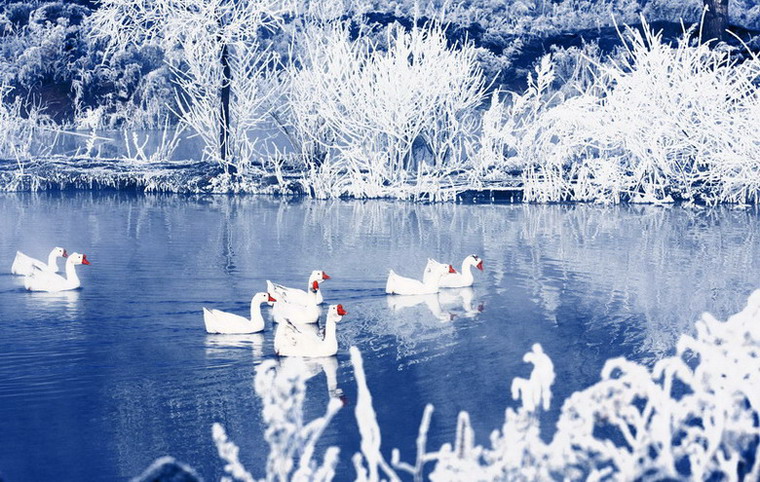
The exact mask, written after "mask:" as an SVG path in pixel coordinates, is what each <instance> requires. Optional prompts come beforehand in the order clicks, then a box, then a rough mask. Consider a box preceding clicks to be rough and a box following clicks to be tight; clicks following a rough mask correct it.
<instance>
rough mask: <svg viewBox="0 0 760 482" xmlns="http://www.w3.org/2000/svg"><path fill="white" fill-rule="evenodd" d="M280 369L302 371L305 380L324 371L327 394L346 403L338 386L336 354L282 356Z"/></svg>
mask: <svg viewBox="0 0 760 482" xmlns="http://www.w3.org/2000/svg"><path fill="white" fill-rule="evenodd" d="M280 369H282V370H291V371H293V372H297V373H300V374H301V375H303V377H304V382H306V381H308V380H310V379H312V378H314V377H316V376H317V375H319V374H320V373H322V372H324V373H325V384H326V387H327V394H328V395H329V396H330V397H332V398H340V399H341V400H342V401H343V402H344V404H345V403H346V400H345V398H344V396H343V390H341V389H340V388H338V359H337V358H335V357H334V356H328V357H321V358H301V357H280Z"/></svg>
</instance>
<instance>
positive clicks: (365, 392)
mask: <svg viewBox="0 0 760 482" xmlns="http://www.w3.org/2000/svg"><path fill="white" fill-rule="evenodd" d="M523 360H524V361H525V362H529V363H532V364H533V370H532V372H531V375H530V378H529V379H522V378H516V379H515V380H514V381H513V383H512V396H513V398H515V399H519V400H520V401H521V404H520V406H519V407H518V408H517V409H513V408H508V409H507V410H506V413H505V421H504V424H503V426H502V427H501V428H500V429H497V430H495V431H494V432H492V434H491V437H490V443H489V445H488V446H486V445H479V444H478V443H477V441H476V440H475V432H474V430H473V428H472V426H471V423H470V417H469V415H468V414H467V413H466V412H462V413H460V414H459V417H458V421H457V433H456V437H455V440H454V442H453V443H452V444H449V443H446V444H444V445H443V446H442V447H441V448H440V449H439V450H438V451H436V452H427V449H426V444H427V433H428V429H429V427H430V421H431V417H432V415H433V407H432V406H431V405H428V406H427V407H426V408H425V411H424V414H423V418H422V423H421V425H420V430H419V436H418V438H417V456H416V460H415V462H414V463H413V464H410V463H406V462H403V461H401V456H400V452H399V451H398V450H395V449H394V450H393V451H392V457H391V461H390V463H388V462H387V461H386V460H385V458H384V456H383V454H382V450H381V428H380V427H379V425H378V423H377V418H376V414H375V411H374V408H373V407H372V397H371V394H370V391H369V387H368V384H367V380H366V376H365V374H364V369H363V362H362V357H361V354H360V353H359V351H358V350H357V349H356V348H351V362H352V364H353V367H354V372H355V375H356V382H357V389H358V394H357V403H356V408H355V414H356V419H357V424H358V427H359V433H360V435H361V445H360V447H361V452H359V453H356V454H355V455H354V456H353V462H354V467H355V469H356V472H357V473H356V479H357V480H363V481H377V480H381V479H385V478H387V480H401V478H402V477H401V475H402V474H404V475H406V474H408V475H409V476H411V477H412V478H413V479H414V480H422V479H423V476H424V475H425V474H429V478H430V480H440V481H446V480H555V479H564V480H582V479H585V480H634V479H641V478H644V479H652V480H673V479H682V478H688V479H690V480H758V478H759V477H760V390H758V388H757V387H758V386H760V291H756V292H755V293H753V294H752V295H751V296H750V298H749V300H748V303H747V306H746V307H745V308H744V310H742V311H741V312H739V313H737V314H735V315H733V316H731V317H729V318H728V320H726V321H725V322H721V321H718V320H716V319H715V318H714V317H713V316H711V315H709V314H707V313H705V314H704V315H703V316H702V318H701V320H699V321H698V322H697V324H696V334H695V335H694V336H691V335H683V336H682V337H681V339H680V340H679V342H678V345H677V348H676V353H675V354H674V355H672V356H668V357H665V358H663V359H661V360H660V361H658V362H657V363H656V364H655V365H654V367H653V368H652V369H651V370H649V369H647V368H646V367H644V366H642V365H639V364H637V363H634V362H631V361H628V360H626V359H624V358H616V359H611V360H608V361H607V363H606V364H605V366H604V368H603V369H602V373H601V380H600V381H599V382H597V383H596V384H594V385H592V386H591V387H589V388H587V389H585V390H582V391H579V392H576V393H574V394H573V395H571V396H570V397H569V398H568V399H567V400H565V402H564V404H563V406H562V410H561V414H560V417H559V420H558V422H557V425H556V431H555V432H554V435H553V437H552V439H551V441H550V442H545V441H544V440H543V438H542V437H541V430H540V425H539V418H538V414H539V413H540V410H542V409H543V410H546V409H548V408H549V406H550V403H551V385H552V383H553V381H554V367H553V364H552V362H551V359H550V358H549V357H548V355H546V354H545V353H544V352H543V350H542V349H541V345H539V344H535V345H533V347H532V349H531V351H530V352H528V353H527V354H526V355H525V357H524V358H523ZM303 380H304V375H303V371H299V370H298V369H295V370H294V371H291V370H289V369H285V368H280V369H277V368H276V365H275V363H274V362H272V361H268V362H265V363H264V364H263V365H262V366H261V367H260V368H259V369H258V370H257V375H256V382H255V383H256V392H257V394H258V395H259V396H260V397H262V400H263V402H264V408H263V413H264V418H265V422H266V424H267V427H268V428H267V432H266V438H267V441H268V442H269V443H270V448H271V452H270V455H269V462H268V467H267V478H268V480H275V479H277V480H283V479H282V477H283V476H285V477H286V476H287V475H288V474H289V473H291V471H292V470H293V469H294V467H295V462H294V461H293V459H294V457H295V456H296V454H299V455H300V459H299V464H298V467H299V468H298V471H297V472H296V475H298V474H299V473H301V472H300V471H301V470H302V469H303V468H304V467H307V469H305V470H306V471H305V472H303V473H302V474H309V475H308V477H311V478H317V479H318V480H330V479H331V478H332V476H333V475H334V474H333V471H332V469H334V467H335V464H336V462H337V449H336V448H335V447H330V448H328V449H327V451H326V454H325V463H324V465H323V466H318V465H317V463H316V462H314V461H312V460H311V459H312V457H313V447H314V442H315V440H316V437H318V436H319V434H321V432H322V430H324V428H325V425H326V424H327V422H328V421H329V419H330V417H331V416H332V414H334V411H335V410H336V409H337V407H338V405H339V403H335V401H334V400H333V401H331V402H330V404H329V405H328V410H327V414H326V415H325V416H324V417H321V418H318V419H317V420H315V421H314V422H312V423H311V424H309V425H306V427H304V426H303V420H302V409H303V408H302V407H303V402H304V398H305V396H306V393H305V385H304V382H303ZM312 425H315V426H316V427H318V428H317V429H314V430H307V429H309V427H312ZM304 432H308V433H309V435H304ZM214 440H215V441H216V443H217V447H218V449H219V453H220V455H221V456H222V458H223V459H224V460H226V461H227V462H228V465H227V467H226V471H227V472H228V473H230V474H231V475H233V477H234V478H236V479H237V480H252V477H251V476H250V474H249V473H248V472H247V471H246V470H245V469H244V468H243V466H242V465H241V464H240V462H239V459H238V451H237V447H235V446H234V444H233V443H232V442H230V441H229V440H228V439H227V436H226V434H225V433H224V431H223V430H222V429H221V427H220V426H218V425H215V426H214ZM307 440H308V442H307ZM304 460H306V462H304ZM428 463H433V464H434V466H433V467H432V471H431V472H427V470H426V468H425V465H426V464H428ZM326 466H329V467H328V469H325V467H326ZM294 478H297V477H296V476H295V475H294Z"/></svg>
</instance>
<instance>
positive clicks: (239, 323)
mask: <svg viewBox="0 0 760 482" xmlns="http://www.w3.org/2000/svg"><path fill="white" fill-rule="evenodd" d="M270 301H271V302H274V301H277V300H276V299H274V298H272V295H270V294H269V293H256V294H255V295H253V298H251V318H250V319H249V318H246V317H244V316H240V315H236V314H234V313H228V312H226V311H221V310H209V309H208V308H206V307H203V323H204V324H205V325H206V332H207V333H223V334H227V335H233V334H235V335H237V334H245V333H258V332H259V331H262V330H263V329H264V317H263V316H261V305H262V304H264V303H268V302H270Z"/></svg>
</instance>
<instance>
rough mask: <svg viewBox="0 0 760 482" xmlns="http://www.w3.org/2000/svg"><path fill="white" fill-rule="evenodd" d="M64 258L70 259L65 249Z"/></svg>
mask: <svg viewBox="0 0 760 482" xmlns="http://www.w3.org/2000/svg"><path fill="white" fill-rule="evenodd" d="M63 257H64V258H68V257H69V253H68V252H67V251H66V250H65V249H64V250H63Z"/></svg>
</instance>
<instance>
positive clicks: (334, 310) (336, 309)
mask: <svg viewBox="0 0 760 482" xmlns="http://www.w3.org/2000/svg"><path fill="white" fill-rule="evenodd" d="M347 314H348V311H346V310H345V309H344V308H343V305H330V308H329V309H328V310H327V319H328V320H332V321H334V322H336V323H338V322H339V321H340V320H342V319H343V317H344V316H346V315H347Z"/></svg>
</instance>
